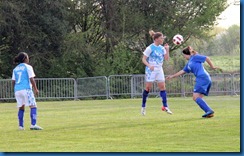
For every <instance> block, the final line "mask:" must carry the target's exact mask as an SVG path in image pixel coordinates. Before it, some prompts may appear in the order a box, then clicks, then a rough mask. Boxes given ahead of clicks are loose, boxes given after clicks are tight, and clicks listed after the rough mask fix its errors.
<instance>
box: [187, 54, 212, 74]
mask: <svg viewBox="0 0 244 156" xmlns="http://www.w3.org/2000/svg"><path fill="white" fill-rule="evenodd" d="M206 58H207V57H206V56H204V55H199V54H196V55H193V56H191V58H190V59H189V61H188V63H187V64H186V65H185V67H184V68H183V70H184V71H185V72H186V73H193V74H194V75H195V76H196V78H209V79H210V76H209V73H208V72H207V71H206V70H205V69H204V66H203V63H204V62H205V61H206Z"/></svg>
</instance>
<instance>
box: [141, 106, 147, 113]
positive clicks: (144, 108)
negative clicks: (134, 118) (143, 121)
mask: <svg viewBox="0 0 244 156" xmlns="http://www.w3.org/2000/svg"><path fill="white" fill-rule="evenodd" d="M141 114H142V115H146V107H142V108H141Z"/></svg>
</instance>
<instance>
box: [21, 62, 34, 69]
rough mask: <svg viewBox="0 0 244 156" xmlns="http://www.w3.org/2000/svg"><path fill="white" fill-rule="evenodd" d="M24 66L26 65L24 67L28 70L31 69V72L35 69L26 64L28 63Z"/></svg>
mask: <svg viewBox="0 0 244 156" xmlns="http://www.w3.org/2000/svg"><path fill="white" fill-rule="evenodd" d="M23 64H24V66H25V67H26V68H27V69H31V70H33V67H32V66H31V65H29V64H26V63H23Z"/></svg>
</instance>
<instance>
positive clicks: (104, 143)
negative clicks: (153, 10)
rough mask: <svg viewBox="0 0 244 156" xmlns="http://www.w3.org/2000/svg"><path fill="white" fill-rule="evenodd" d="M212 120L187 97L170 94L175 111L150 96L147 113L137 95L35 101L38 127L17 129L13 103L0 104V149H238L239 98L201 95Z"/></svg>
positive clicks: (104, 150) (208, 150) (192, 150)
mask: <svg viewBox="0 0 244 156" xmlns="http://www.w3.org/2000/svg"><path fill="white" fill-rule="evenodd" d="M205 100H206V101H207V102H208V104H209V105H210V106H211V107H212V108H213V109H214V110H215V112H216V114H215V117H214V118H210V119H203V118H201V116H202V114H203V112H202V110H200V108H199V107H198V106H197V105H196V104H195V103H194V102H193V101H192V98H169V99H168V101H169V103H170V108H171V110H172V111H173V112H174V114H173V115H168V114H166V113H165V112H162V111H161V110H160V107H161V104H160V99H159V98H149V99H148V106H147V114H146V116H141V114H140V103H141V99H125V100H121V99H120V100H90V101H62V102H38V108H39V110H38V125H40V126H42V127H43V128H44V130H42V131H30V130H29V126H30V119H29V108H27V109H26V113H25V126H26V129H25V131H19V130H17V129H18V122H17V108H16V104H14V103H4V104H3V103H2V104H0V114H1V119H0V125H1V128H0V130H1V133H0V138H1V139H0V151H4V152H27V151H28V152H36V151H42V152H44V151H45V152H225V151H228V152H240V97H236V96H234V97H230V96H225V97H206V98H205Z"/></svg>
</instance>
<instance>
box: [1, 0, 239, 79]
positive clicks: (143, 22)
mask: <svg viewBox="0 0 244 156" xmlns="http://www.w3.org/2000/svg"><path fill="white" fill-rule="evenodd" d="M226 7H227V0H215V1H212V0H204V1H201V0H172V1H163V0H116V1H115V0H52V1H51V0H41V1H40V0H1V1H0V77H1V78H10V77H11V73H12V69H13V67H14V65H13V63H12V60H13V57H14V56H15V55H16V54H18V52H20V51H25V52H27V53H28V54H29V56H30V64H31V65H32V66H33V67H34V69H35V73H36V75H37V77H74V78H77V77H87V76H100V75H111V74H138V73H144V65H143V64H142V63H141V56H142V52H143V50H144V49H145V47H146V46H148V45H149V44H151V43H152V39H151V37H150V36H149V34H148V31H149V30H150V29H153V30H155V31H161V32H163V33H164V35H166V36H167V38H166V42H168V43H169V44H170V49H171V56H172V61H173V63H172V67H171V68H172V69H177V68H180V67H177V66H175V64H176V65H178V66H179V65H180V63H179V60H180V58H179V57H177V55H178V54H179V53H178V52H177V51H179V48H182V47H183V46H184V45H182V46H181V47H179V46H175V45H173V44H172V42H171V40H172V37H173V36H174V35H175V34H177V33H180V34H181V35H183V36H184V39H185V41H186V43H185V45H187V43H190V44H193V43H196V44H197V42H199V43H201V42H204V44H205V45H207V46H204V47H201V46H196V48H199V49H200V50H204V52H205V51H208V52H209V53H208V54H213V53H219V54H224V53H228V49H227V47H225V48H224V47H222V46H220V47H219V45H224V43H226V42H233V43H234V44H235V45H236V46H237V50H236V53H237V54H238V44H239V43H238V41H239V40H238V37H239V36H238V35H237V36H235V35H234V34H233V33H235V34H238V33H239V32H238V28H236V27H233V28H230V29H228V30H227V31H226V33H223V35H221V36H220V37H219V38H221V40H217V38H214V37H212V38H211V34H210V33H209V31H210V30H212V28H213V26H214V24H215V23H216V22H215V21H216V17H217V16H218V15H220V13H221V12H222V11H224V10H225V8H226ZM228 33H230V34H231V35H232V34H233V35H232V36H231V35H228ZM225 35H226V37H225ZM216 37H217V36H216ZM209 38H211V42H209V41H210V39H209ZM224 38H225V41H224ZM234 38H235V39H236V41H234ZM239 38H240V37H239ZM222 39H223V40H222ZM215 40H216V41H218V42H219V44H218V45H217V44H216V43H217V42H216V41H215ZM222 42H223V43H222ZM236 43H237V44H236ZM204 44H200V45H204ZM221 48H222V49H221ZM213 49H215V50H213ZM217 49H218V51H217ZM174 56H175V57H174ZM181 62H182V64H183V63H184V62H183V60H181ZM166 70H167V69H166ZM169 70H170V69H169Z"/></svg>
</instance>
